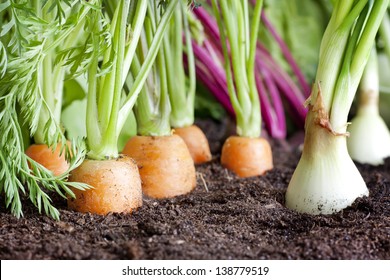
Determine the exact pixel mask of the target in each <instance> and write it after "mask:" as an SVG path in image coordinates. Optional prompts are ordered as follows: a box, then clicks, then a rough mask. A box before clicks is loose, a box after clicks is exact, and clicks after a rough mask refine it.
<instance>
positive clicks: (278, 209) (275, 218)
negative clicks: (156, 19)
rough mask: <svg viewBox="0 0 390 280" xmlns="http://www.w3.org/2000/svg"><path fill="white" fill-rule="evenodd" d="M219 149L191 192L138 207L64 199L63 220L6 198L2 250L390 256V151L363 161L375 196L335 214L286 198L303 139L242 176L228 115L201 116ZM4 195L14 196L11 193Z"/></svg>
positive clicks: (0, 217)
mask: <svg viewBox="0 0 390 280" xmlns="http://www.w3.org/2000/svg"><path fill="white" fill-rule="evenodd" d="M200 125H201V126H202V127H203V128H204V129H205V131H206V134H207V135H208V137H209V139H210V142H211V147H212V151H213V154H214V159H213V161H212V162H211V163H208V164H205V165H202V166H198V167H197V173H198V184H197V188H196V189H195V190H194V191H193V192H192V193H191V194H189V195H186V196H181V197H177V198H173V199H166V200H160V201H158V200H152V199H146V198H145V200H144V205H143V207H142V208H140V209H139V210H138V211H136V212H134V213H133V214H132V215H124V214H110V215H107V216H99V215H91V214H81V213H76V212H72V211H69V210H67V209H66V202H65V201H62V200H58V201H57V200H56V206H57V207H58V208H59V209H60V212H61V221H54V220H52V219H50V218H48V217H45V216H43V215H39V214H38V213H37V211H36V209H35V208H34V207H32V206H31V205H30V203H27V202H26V204H25V205H24V215H25V216H24V218H21V219H19V220H18V219H16V218H15V217H13V216H12V215H10V214H9V213H8V212H7V210H6V209H5V208H4V205H3V203H2V204H1V205H0V258H1V259H366V260H368V259H387V260H388V259H390V172H389V171H390V160H388V161H386V164H385V165H383V166H380V167H372V166H368V165H358V168H359V169H360V171H361V172H362V175H363V177H364V179H365V180H366V182H367V185H368V188H369V190H370V197H368V198H367V197H366V198H361V199H358V200H357V201H356V202H355V203H354V204H353V205H352V206H351V207H349V208H347V209H345V210H344V211H342V212H340V213H337V214H333V215H327V216H324V215H320V216H311V215H306V214H298V213H295V212H294V211H291V210H289V209H286V208H285V207H284V195H285V191H286V188H287V184H288V182H289V179H290V177H291V175H292V173H293V171H294V168H295V166H296V164H297V162H298V159H299V155H300V152H299V149H298V147H297V146H296V145H292V144H291V141H290V142H289V143H287V142H283V141H274V142H273V152H274V163H275V169H274V170H273V171H271V172H269V173H268V174H267V175H266V176H264V177H256V178H250V179H239V178H237V177H236V176H234V175H233V174H232V173H230V172H228V171H226V170H225V169H223V168H222V167H221V166H220V164H219V156H218V153H219V150H220V148H221V143H222V140H223V139H224V136H225V135H226V130H227V129H226V127H227V126H226V125H216V124H214V123H210V122H201V123H200ZM2 201H4V200H3V199H2Z"/></svg>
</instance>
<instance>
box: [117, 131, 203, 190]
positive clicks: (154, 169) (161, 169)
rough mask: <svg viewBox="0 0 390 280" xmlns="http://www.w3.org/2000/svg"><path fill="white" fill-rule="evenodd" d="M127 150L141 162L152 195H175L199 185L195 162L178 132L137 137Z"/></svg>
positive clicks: (130, 142)
mask: <svg viewBox="0 0 390 280" xmlns="http://www.w3.org/2000/svg"><path fill="white" fill-rule="evenodd" d="M123 153H124V154H126V155H129V156H130V157H132V158H133V159H134V160H135V161H136V162H137V165H138V168H139V172H140V175H141V180H142V189H143V192H144V194H145V195H147V196H149V197H152V198H168V197H174V196H177V195H182V194H186V193H188V192H190V191H191V190H193V189H194V188H195V185H196V177H195V166H194V162H193V160H192V158H191V155H190V153H189V151H188V148H187V147H186V145H185V143H184V141H183V139H181V138H180V137H179V136H178V135H170V136H158V137H155V136H134V137H132V138H131V139H130V140H129V141H128V142H127V144H126V146H125V148H124V150H123Z"/></svg>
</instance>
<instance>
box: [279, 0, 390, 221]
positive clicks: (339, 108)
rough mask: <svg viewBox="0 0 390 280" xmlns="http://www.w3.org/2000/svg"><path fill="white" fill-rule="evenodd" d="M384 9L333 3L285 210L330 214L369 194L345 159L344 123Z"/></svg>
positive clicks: (380, 1) (380, 3)
mask: <svg viewBox="0 0 390 280" xmlns="http://www.w3.org/2000/svg"><path fill="white" fill-rule="evenodd" d="M388 4H389V1H386V0H376V1H367V0H359V1H354V0H348V1H337V2H336V3H335V7H334V10H333V12H332V16H331V19H330V21H329V24H328V26H327V28H326V31H325V34H324V36H323V39H322V42H321V49H320V59H319V66H318V69H317V75H316V82H315V84H314V86H313V88H312V92H311V96H310V98H309V99H308V100H307V105H308V107H309V113H308V115H307V117H306V123H305V129H306V130H305V140H304V146H303V152H302V156H301V159H300V161H299V163H298V166H297V167H296V169H295V171H294V174H293V176H292V178H291V181H290V183H289V186H288V189H287V193H286V206H287V207H288V208H291V209H295V210H297V211H299V212H306V213H311V214H330V213H333V212H337V211H340V210H342V209H344V208H346V207H347V206H349V205H351V204H352V203H353V202H354V201H355V200H356V198H358V197H362V196H366V195H368V189H367V186H366V184H365V182H364V180H363V178H362V176H361V175H360V173H359V171H358V169H357V168H356V166H355V165H354V163H353V161H352V159H351V157H350V156H349V154H348V150H347V144H346V142H347V140H346V137H347V135H348V134H347V118H348V113H349V110H350V107H351V104H352V101H353V99H354V96H355V92H356V89H357V87H358V84H359V82H360V79H361V76H362V73H363V70H364V67H365V65H366V62H367V59H368V57H369V54H370V51H371V47H372V45H373V43H374V40H375V35H376V33H377V31H378V28H379V25H380V23H381V21H382V18H383V16H384V13H385V12H386V9H387V6H388Z"/></svg>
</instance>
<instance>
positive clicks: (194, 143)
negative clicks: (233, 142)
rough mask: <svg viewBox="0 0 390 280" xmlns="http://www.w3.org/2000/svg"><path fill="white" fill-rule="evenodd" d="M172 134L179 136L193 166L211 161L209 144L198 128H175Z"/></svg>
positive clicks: (192, 126)
mask: <svg viewBox="0 0 390 280" xmlns="http://www.w3.org/2000/svg"><path fill="white" fill-rule="evenodd" d="M173 133H174V134H176V135H179V136H180V137H181V138H182V139H183V140H184V142H185V143H186V145H187V147H188V150H189V151H190V154H191V157H192V159H193V160H194V163H195V164H201V163H205V162H208V161H210V160H211V152H210V146H209V142H208V141H207V138H206V135H204V133H203V131H202V130H201V129H200V128H199V127H198V126H196V125H190V126H186V127H177V128H175V129H174V132H173Z"/></svg>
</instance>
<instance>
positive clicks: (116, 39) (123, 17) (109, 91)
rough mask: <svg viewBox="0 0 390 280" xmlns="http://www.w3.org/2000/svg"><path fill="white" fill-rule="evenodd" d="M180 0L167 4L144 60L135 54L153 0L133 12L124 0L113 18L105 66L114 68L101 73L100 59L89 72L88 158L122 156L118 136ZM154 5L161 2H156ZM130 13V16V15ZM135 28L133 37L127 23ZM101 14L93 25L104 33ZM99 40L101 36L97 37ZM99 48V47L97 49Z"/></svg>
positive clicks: (94, 30) (144, 1) (142, 1)
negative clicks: (134, 72) (132, 70)
mask: <svg viewBox="0 0 390 280" xmlns="http://www.w3.org/2000/svg"><path fill="white" fill-rule="evenodd" d="M177 3H178V0H172V1H170V2H169V4H168V5H167V7H166V10H165V12H164V14H163V15H161V21H160V22H159V23H158V24H156V25H155V32H154V33H153V34H151V35H152V37H150V38H149V39H150V48H149V49H148V52H147V53H145V54H144V55H145V56H144V59H143V61H142V64H141V63H138V62H137V58H136V56H135V51H136V46H137V44H138V41H139V39H140V36H141V30H142V28H143V25H144V24H147V22H145V16H146V12H147V8H148V6H150V5H152V4H151V1H149V0H139V1H137V2H136V5H135V6H134V9H133V10H131V11H130V1H120V2H119V3H118V5H119V8H118V9H116V10H115V13H114V14H113V18H112V21H111V22H112V25H111V32H112V45H111V46H110V47H108V48H107V49H106V51H105V52H104V60H103V65H107V64H108V65H110V67H111V71H109V72H108V73H106V74H105V75H101V76H100V75H99V71H101V69H99V58H98V56H95V60H94V62H93V63H91V65H90V68H89V71H88V84H89V86H88V102H87V143H88V147H89V153H88V157H90V158H91V159H109V158H117V157H118V147H117V142H118V137H119V133H120V131H121V129H122V126H123V125H124V123H125V121H126V119H127V116H128V115H129V113H130V112H131V110H132V107H133V105H134V103H135V101H136V100H137V98H138V95H139V93H140V92H141V89H142V87H143V84H144V83H145V81H146V78H147V76H148V74H149V71H151V69H152V66H153V62H154V60H155V58H156V56H157V54H158V52H159V47H160V44H161V42H162V40H163V36H164V31H165V29H166V27H167V25H168V21H169V19H170V17H171V15H172V13H173V10H174V7H175V5H176V4H177ZM153 5H157V3H154V4H153ZM129 16H130V18H129ZM128 21H130V23H131V26H132V27H133V30H132V31H133V32H132V34H131V35H132V36H129V34H128V33H127V24H128ZM99 28H100V27H99V20H98V17H97V18H96V19H95V21H94V26H92V33H93V34H95V35H94V36H97V35H96V34H99V33H100V29H99ZM95 41H97V39H96V40H95ZM94 49H95V51H97V50H98V49H99V48H98V46H96V48H94ZM130 67H132V68H134V67H138V68H137V70H138V72H137V75H136V76H135V79H134V80H131V79H126V77H127V75H128V73H129V71H130ZM126 81H128V82H129V81H130V83H131V84H127V87H128V89H129V92H128V93H127V96H126V98H125V99H124V101H123V102H122V101H121V99H122V93H123V87H124V84H125V82H126Z"/></svg>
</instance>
